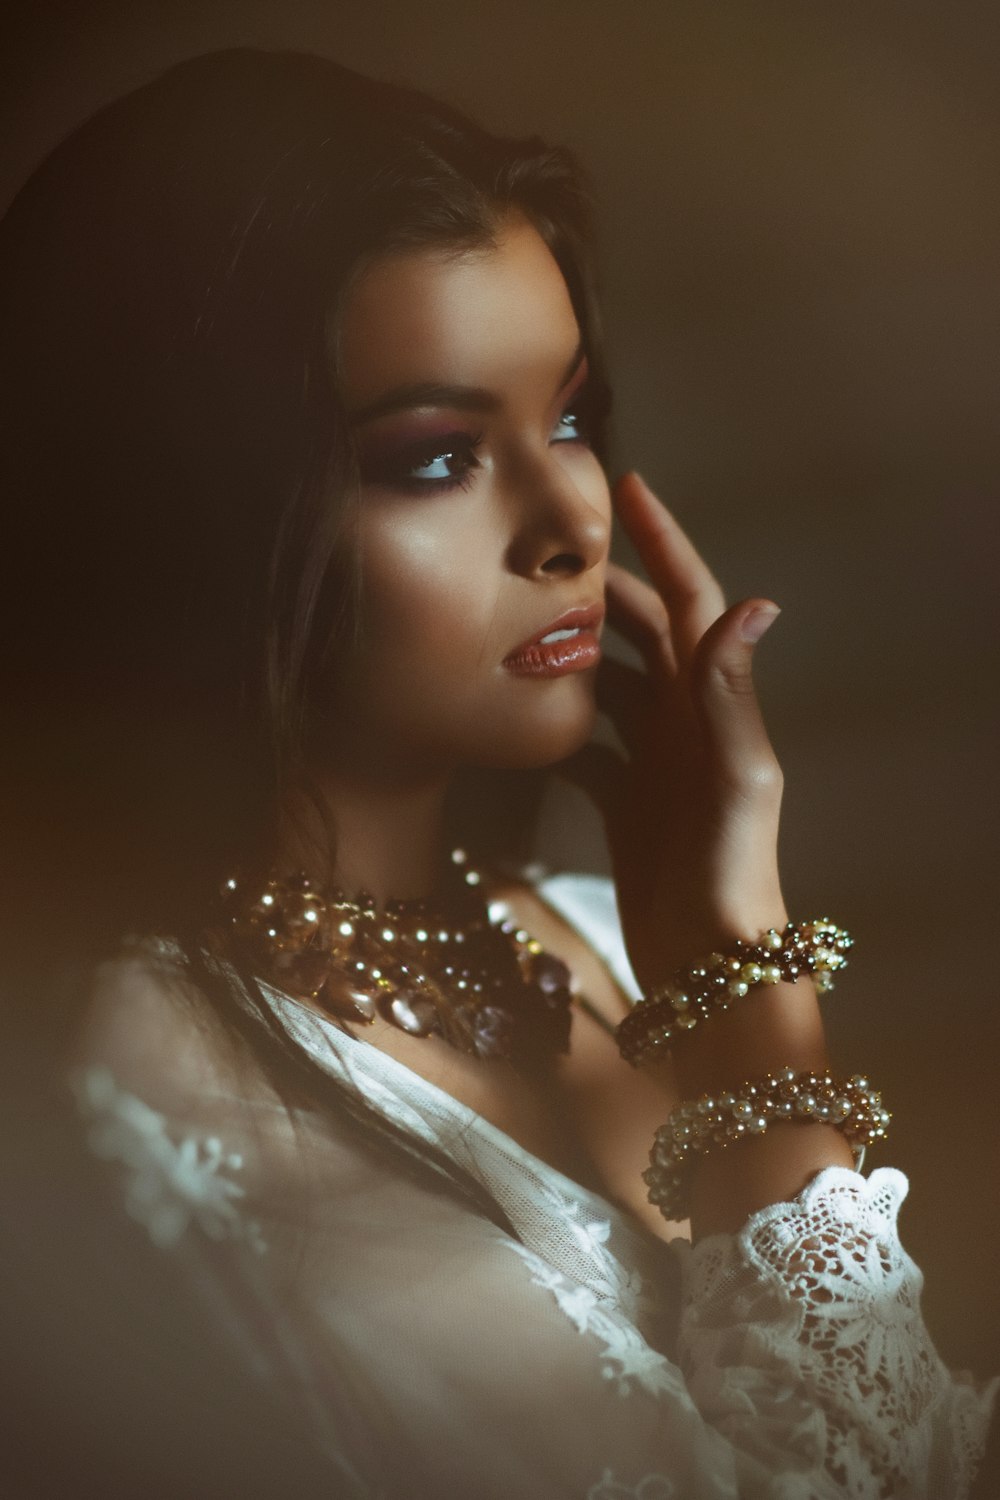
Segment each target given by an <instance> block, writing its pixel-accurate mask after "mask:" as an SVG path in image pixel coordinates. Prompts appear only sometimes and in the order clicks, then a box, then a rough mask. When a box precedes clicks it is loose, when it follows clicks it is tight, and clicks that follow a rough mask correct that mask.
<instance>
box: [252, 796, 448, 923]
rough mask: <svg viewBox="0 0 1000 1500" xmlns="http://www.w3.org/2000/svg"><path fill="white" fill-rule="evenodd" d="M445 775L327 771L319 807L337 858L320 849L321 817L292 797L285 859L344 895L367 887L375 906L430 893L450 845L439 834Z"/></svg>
mask: <svg viewBox="0 0 1000 1500" xmlns="http://www.w3.org/2000/svg"><path fill="white" fill-rule="evenodd" d="M447 790H448V781H447V779H446V778H435V779H429V780H426V781H405V780H402V779H393V778H391V777H387V776H383V777H381V778H380V777H375V776H365V775H363V774H360V773H354V774H350V773H345V772H338V773H334V774H327V775H324V777H323V779H322V783H321V787H320V792H321V797H322V803H323V813H324V816H325V817H326V819H328V820H329V821H330V823H331V824H332V829H333V833H334V839H335V845H334V858H333V861H332V867H331V861H330V858H329V856H328V855H327V854H325V853H319V852H318V851H323V850H325V847H326V843H325V837H324V828H323V817H321V816H320V814H319V812H318V810H317V809H316V808H315V807H314V806H313V805H312V804H306V803H304V802H302V803H299V802H297V803H296V805H295V806H294V807H291V808H290V809H289V811H288V815H287V816H286V817H285V819H284V820H283V822H282V825H281V829H280V832H279V851H280V859H281V862H282V864H284V865H286V866H287V867H289V868H299V869H303V870H305V871H306V872H307V873H308V874H310V875H311V876H312V877H313V879H315V880H317V881H319V882H321V883H322V884H323V885H325V886H327V887H328V888H333V887H340V888H341V889H342V890H344V891H345V892H346V893H347V894H348V895H354V894H356V893H357V892H358V891H360V890H362V889H364V890H367V891H370V892H371V894H372V895H373V896H374V898H375V900H376V902H377V903H378V904H379V905H383V904H384V903H385V902H386V901H387V900H389V899H391V898H396V899H401V900H408V899H411V898H414V897H419V896H428V895H430V894H432V892H433V891H434V890H435V888H436V887H437V886H438V885H439V883H440V878H441V873H442V870H443V868H444V866H445V860H446V858H447V854H448V851H447V849H446V847H445V837H444V806H445V797H446V794H447Z"/></svg>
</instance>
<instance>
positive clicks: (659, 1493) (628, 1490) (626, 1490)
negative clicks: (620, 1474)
mask: <svg viewBox="0 0 1000 1500" xmlns="http://www.w3.org/2000/svg"><path fill="white" fill-rule="evenodd" d="M673 1494H674V1486H673V1482H672V1481H671V1480H669V1479H667V1478H666V1477H665V1475H663V1474H647V1475H646V1477H645V1479H640V1481H639V1483H638V1484H637V1485H630V1484H621V1483H620V1482H619V1481H618V1480H617V1479H615V1477H614V1475H613V1474H612V1472H611V1470H610V1469H605V1471H604V1473H603V1474H602V1476H601V1478H600V1479H599V1480H598V1482H597V1483H596V1484H592V1485H591V1487H590V1489H589V1490H588V1491H587V1500H672V1496H673Z"/></svg>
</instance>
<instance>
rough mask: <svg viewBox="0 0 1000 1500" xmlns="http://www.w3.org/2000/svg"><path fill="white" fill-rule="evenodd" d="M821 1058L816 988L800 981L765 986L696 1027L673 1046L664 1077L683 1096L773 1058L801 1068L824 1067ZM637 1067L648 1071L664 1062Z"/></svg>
mask: <svg viewBox="0 0 1000 1500" xmlns="http://www.w3.org/2000/svg"><path fill="white" fill-rule="evenodd" d="M827 1060H828V1059H827V1046H826V1034H825V1031H824V1027H823V1020H822V1016H821V1014H820V1008H819V1001H818V998H817V995H816V990H815V988H814V987H813V985H812V983H810V982H809V981H805V982H803V981H800V982H799V983H798V984H776V985H769V986H768V987H767V988H766V989H761V990H758V991H756V992H755V993H754V994H753V995H752V996H749V997H748V998H747V1000H746V1001H744V1002H742V1003H740V1004H739V1005H735V1006H733V1007H731V1008H730V1009H729V1010H727V1011H725V1012H724V1013H723V1014H720V1015H717V1016H713V1017H712V1018H711V1020H710V1021H708V1022H706V1023H705V1024H704V1025H702V1026H698V1027H697V1028H696V1029H695V1030H694V1031H692V1032H691V1033H690V1034H689V1035H688V1036H686V1037H685V1038H684V1041H683V1043H682V1044H681V1045H680V1046H678V1047H677V1048H676V1051H675V1055H674V1058H673V1066H672V1070H671V1073H670V1076H671V1078H672V1079H673V1080H674V1081H675V1086H676V1087H678V1088H679V1089H680V1092H681V1095H682V1097H683V1098H697V1097H698V1096H699V1095H700V1094H703V1093H710V1092H711V1091H712V1090H713V1089H717V1088H724V1087H726V1086H727V1085H728V1084H731V1083H732V1082H733V1080H734V1079H735V1078H742V1077H743V1076H744V1075H747V1076H749V1075H750V1074H752V1073H758V1072H767V1071H768V1070H769V1069H770V1068H773V1067H776V1066H777V1065H778V1064H779V1063H780V1064H781V1065H782V1066H788V1067H792V1068H795V1069H797V1070H805V1069H816V1068H824V1067H826V1065H827ZM640 1066H642V1067H643V1068H644V1070H645V1069H646V1068H648V1069H649V1070H650V1071H651V1072H652V1071H653V1070H655V1069H662V1068H663V1067H664V1064H663V1062H661V1061H651V1062H649V1063H648V1064H640ZM653 1076H656V1075H655V1072H654V1073H653ZM662 1076H665V1075H662Z"/></svg>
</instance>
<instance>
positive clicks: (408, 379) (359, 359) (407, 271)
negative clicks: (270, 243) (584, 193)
mask: <svg viewBox="0 0 1000 1500" xmlns="http://www.w3.org/2000/svg"><path fill="white" fill-rule="evenodd" d="M579 337H580V333H579V327H578V325H577V321H576V315H575V313H574V311H573V306H572V303H571V301H570V297H569V292H568V291H567V288H566V283H565V281H564V280H563V276H562V272H561V271H560V270H559V267H558V265H557V264H556V261H555V259H554V257H553V255H552V253H551V251H550V250H549V248H548V246H547V245H546V244H545V241H544V240H543V239H542V237H541V235H540V234H539V233H538V231H537V230H536V229H534V228H533V227H532V226H530V225H528V224H526V223H524V222H522V221H514V222H512V223H510V224H508V225H507V226H506V227H505V228H504V229H503V231H502V232H501V234H500V236H499V237H498V239H497V242H496V245H495V247H490V248H487V249H476V250H472V251H463V252H460V253H459V254H457V255H456V254H454V253H444V252H442V251H440V250H421V251H414V252H412V253H410V252H407V253H401V254H396V255H391V256H386V257H384V258H383V259H381V260H379V261H376V262H375V263H374V264H373V265H372V266H371V267H370V268H369V269H368V270H367V271H366V272H365V273H364V275H363V276H362V277H361V279H360V280H359V281H358V283H357V284H356V285H355V287H354V288H353V289H352V291H351V294H350V296H349V298H348V301H347V305H346V307H345V310H344V317H343V320H342V325H341V335H340V364H341V371H342V376H343V381H344V385H345V395H346V397H347V399H348V402H349V404H350V405H351V406H364V405H366V404H368V403H369V402H371V401H374V400H376V399H377V398H378V397H379V396H380V395H381V394H382V393H383V392H384V391H385V390H386V389H387V388H388V387H391V386H396V385H407V384H410V383H418V382H422V381H440V382H441V383H442V384H445V383H447V384H450V385H474V386H486V387H490V388H493V389H496V390H498V391H502V390H503V388H504V387H505V386H510V385H512V384H513V383H515V382H516V383H518V384H520V383H522V382H524V381H526V380H530V379H531V378H532V376H533V375H537V378H538V379H539V380H540V381H542V382H545V383H547V384H548V385H549V386H551V383H552V380H553V369H554V368H557V369H561V368H562V367H563V366H564V365H565V364H566V361H567V359H568V358H569V357H570V356H571V355H572V353H573V350H574V349H575V348H576V345H577V343H578V341H579ZM549 394H551V392H550V393H549Z"/></svg>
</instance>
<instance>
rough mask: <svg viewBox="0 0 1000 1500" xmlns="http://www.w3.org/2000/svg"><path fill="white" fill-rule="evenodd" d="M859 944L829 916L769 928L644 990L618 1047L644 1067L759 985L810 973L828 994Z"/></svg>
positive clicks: (621, 1032)
mask: <svg viewBox="0 0 1000 1500" xmlns="http://www.w3.org/2000/svg"><path fill="white" fill-rule="evenodd" d="M853 945H854V939H853V938H852V937H851V936H850V934H849V933H847V932H845V931H844V929H843V928H842V927H837V926H835V925H834V923H833V922H830V921H828V920H827V919H826V918H825V917H823V918H815V919H814V920H813V921H811V922H789V923H788V925H787V926H786V927H785V928H784V929H783V930H782V931H781V932H778V931H777V930H776V929H775V928H773V927H772V928H769V930H768V931H767V932H765V933H763V934H762V936H761V937H760V938H759V940H758V941H757V942H756V943H748V942H744V941H743V939H737V941H736V942H735V943H734V944H733V951H732V953H730V954H722V953H713V954H712V955H711V956H710V957H709V958H708V959H707V960H706V961H705V962H704V963H703V964H695V965H694V966H693V967H692V968H690V969H679V970H678V971H677V973H676V974H675V975H674V977H673V979H671V980H670V981H669V982H668V983H667V984H665V985H662V986H661V987H660V988H659V989H656V990H654V991H653V992H652V993H651V994H649V995H644V996H643V998H642V999H641V1000H639V1001H638V1002H637V1003H636V1004H635V1005H634V1006H633V1008H632V1009H631V1011H630V1012H629V1014H628V1015H627V1016H626V1017H625V1019H624V1020H623V1021H621V1022H619V1024H618V1026H617V1028H616V1030H615V1036H616V1039H617V1042H618V1050H619V1052H620V1053H621V1055H622V1057H623V1058H624V1059H625V1061H626V1062H628V1063H631V1064H632V1065H633V1067H638V1066H639V1064H640V1063H642V1062H644V1061H645V1060H646V1059H647V1058H648V1057H650V1056H652V1055H654V1054H655V1053H666V1052H669V1051H670V1050H671V1048H672V1046H673V1045H674V1043H675V1042H676V1040H677V1039H678V1037H681V1036H683V1035H684V1034H685V1033H686V1032H688V1031H691V1030H692V1029H693V1028H694V1027H695V1026H697V1025H698V1023H699V1021H706V1020H708V1018H709V1017H710V1016H711V1015H713V1014H715V1012H716V1011H724V1010H727V1009H728V1008H729V1006H730V1005H731V1004H732V1003H733V1002H734V1001H736V1000H741V999H743V997H744V996H745V995H747V994H748V993H749V991H750V990H751V989H754V988H755V987H757V986H758V985H764V984H780V983H781V982H782V981H783V980H784V981H786V982H788V983H789V984H794V983H795V982H796V980H798V979H801V978H802V976H803V975H804V974H810V975H812V977H813V979H814V980H815V981H816V987H817V989H818V990H819V991H820V992H821V993H826V992H827V991H829V990H831V989H832V988H833V976H834V974H835V973H837V972H838V971H839V970H840V969H843V968H844V967H845V966H846V964H847V950H848V949H849V948H851V947H853Z"/></svg>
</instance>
